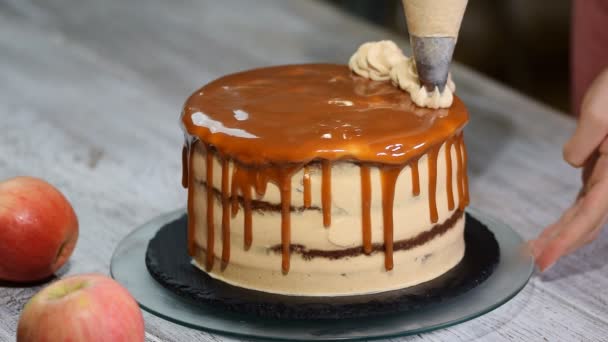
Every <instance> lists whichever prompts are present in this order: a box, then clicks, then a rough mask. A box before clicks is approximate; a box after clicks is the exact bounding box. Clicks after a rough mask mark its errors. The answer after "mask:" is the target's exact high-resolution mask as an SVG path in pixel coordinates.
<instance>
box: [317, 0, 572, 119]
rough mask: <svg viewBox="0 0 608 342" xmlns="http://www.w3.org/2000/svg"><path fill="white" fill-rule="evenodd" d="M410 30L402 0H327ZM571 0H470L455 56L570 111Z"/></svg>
mask: <svg viewBox="0 0 608 342" xmlns="http://www.w3.org/2000/svg"><path fill="white" fill-rule="evenodd" d="M325 1H328V2H330V3H332V4H333V5H335V6H337V7H339V8H341V9H343V10H344V11H346V12H348V13H351V14H352V15H354V16H358V17H361V18H364V19H366V20H368V21H370V22H372V23H374V24H376V25H379V26H383V27H385V28H388V29H390V30H393V31H396V32H399V33H401V34H404V35H407V27H406V24H405V16H404V15H403V8H402V5H401V0H382V1H377V0H325ZM570 7H571V2H570V1H569V0H553V1H547V0H543V1H530V0H495V1H484V0H469V3H468V5H467V11H466V13H465V16H464V20H463V23H462V27H461V30H460V37H459V42H458V45H457V46H456V51H455V52H454V59H455V60H456V61H458V62H460V63H462V64H465V65H467V66H469V67H471V68H473V69H475V70H478V71H479V72H482V73H484V74H486V75H488V76H489V77H492V78H494V79H496V80H498V81H500V82H502V83H505V84H507V85H509V86H511V87H513V88H515V89H517V90H518V91H520V92H522V93H524V94H527V95H528V96H531V97H534V98H535V99H537V100H540V101H542V102H544V103H546V104H548V105H550V106H552V107H554V108H557V109H560V110H562V111H564V112H567V113H569V112H571V107H570V94H569V88H570V82H569V77H570V72H569V69H570V68H569V40H570V39H569V38H570V35H569V32H570Z"/></svg>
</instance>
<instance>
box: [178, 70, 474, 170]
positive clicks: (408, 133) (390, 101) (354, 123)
mask: <svg viewBox="0 0 608 342" xmlns="http://www.w3.org/2000/svg"><path fill="white" fill-rule="evenodd" d="M181 120H182V125H183V128H184V131H185V133H186V134H187V135H189V136H191V137H193V138H198V139H200V140H202V141H203V142H205V143H208V144H211V145H212V146H214V147H215V148H216V149H218V150H219V151H220V152H221V153H223V154H225V155H229V156H231V157H233V158H236V159H238V160H239V161H240V162H242V163H245V164H266V163H284V162H293V163H302V162H308V161H311V160H314V159H327V160H338V159H340V160H352V161H359V162H372V163H383V164H403V163H405V162H407V161H409V160H411V159H413V158H417V157H419V156H421V155H422V154H424V153H426V151H428V149H429V148H431V147H432V146H435V145H437V144H441V143H442V142H443V141H445V140H446V139H447V138H449V137H450V136H453V135H454V134H455V133H457V132H458V131H460V130H461V129H462V127H463V126H464V125H465V124H466V122H467V121H468V113H467V111H466V108H465V106H464V104H463V103H462V102H461V101H460V99H459V98H457V97H454V102H453V104H452V106H451V107H450V108H445V109H429V108H421V107H418V106H416V105H415V104H414V103H413V102H412V100H411V98H410V95H409V94H408V93H406V92H404V91H403V90H401V89H399V88H397V87H395V86H393V85H391V83H390V82H385V81H373V80H369V79H367V78H364V77H361V76H358V75H355V74H354V73H352V72H351V71H350V70H349V68H348V67H347V66H345V65H334V64H302V65H285V66H275V67H268V68H260V69H253V70H249V71H244V72H240V73H236V74H231V75H227V76H224V77H221V78H219V79H217V80H215V81H213V82H211V83H209V84H207V85H206V86H204V87H202V88H201V89H199V90H198V91H196V92H195V93H194V94H193V95H192V96H190V98H188V100H187V101H186V103H185V105H184V110H183V112H182V117H181Z"/></svg>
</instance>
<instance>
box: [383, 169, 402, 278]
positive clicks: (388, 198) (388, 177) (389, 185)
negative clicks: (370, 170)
mask: <svg viewBox="0 0 608 342" xmlns="http://www.w3.org/2000/svg"><path fill="white" fill-rule="evenodd" d="M401 169H402V166H383V167H381V168H380V176H381V183H382V217H383V224H384V267H385V268H386V270H387V271H390V270H392V269H393V203H394V200H395V185H396V183H397V178H398V177H399V173H400V172H401Z"/></svg>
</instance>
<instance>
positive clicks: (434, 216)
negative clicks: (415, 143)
mask: <svg viewBox="0 0 608 342" xmlns="http://www.w3.org/2000/svg"><path fill="white" fill-rule="evenodd" d="M439 147H440V146H435V147H432V148H431V149H430V151H429V152H428V165H429V212H430V216H431V223H436V222H437V220H439V214H438V213H437V156H438V154H439Z"/></svg>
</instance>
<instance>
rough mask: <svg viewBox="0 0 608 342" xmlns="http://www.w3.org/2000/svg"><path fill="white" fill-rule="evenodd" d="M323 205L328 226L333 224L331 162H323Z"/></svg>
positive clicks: (325, 223) (324, 221)
mask: <svg viewBox="0 0 608 342" xmlns="http://www.w3.org/2000/svg"><path fill="white" fill-rule="evenodd" d="M321 171H322V179H321V206H322V207H323V225H324V226H325V228H328V227H329V226H330V225H331V162H330V161H329V160H323V161H322V162H321Z"/></svg>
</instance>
